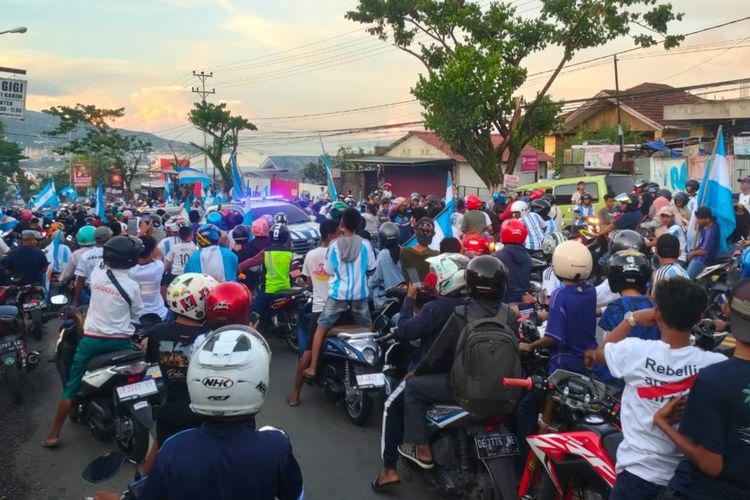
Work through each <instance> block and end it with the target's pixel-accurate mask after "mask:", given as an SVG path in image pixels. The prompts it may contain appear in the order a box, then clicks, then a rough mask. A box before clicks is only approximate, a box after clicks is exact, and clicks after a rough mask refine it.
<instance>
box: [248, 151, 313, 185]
mask: <svg viewBox="0 0 750 500" xmlns="http://www.w3.org/2000/svg"><path fill="white" fill-rule="evenodd" d="M319 158H320V156H308V155H288V156H269V157H267V158H266V159H265V160H263V162H262V163H261V164H260V166H259V167H258V168H254V169H244V171H245V172H247V173H248V174H250V175H253V176H261V177H267V176H271V175H275V174H277V175H278V176H279V177H280V178H286V179H294V180H303V177H304V175H303V171H304V169H305V167H306V166H307V165H308V164H310V163H318V159H319Z"/></svg>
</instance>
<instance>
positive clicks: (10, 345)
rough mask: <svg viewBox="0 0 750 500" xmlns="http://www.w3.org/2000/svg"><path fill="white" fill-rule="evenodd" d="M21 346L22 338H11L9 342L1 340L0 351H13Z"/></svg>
mask: <svg viewBox="0 0 750 500" xmlns="http://www.w3.org/2000/svg"><path fill="white" fill-rule="evenodd" d="M22 348H23V340H11V341H10V342H3V343H2V344H0V353H3V352H8V351H15V350H17V349H22Z"/></svg>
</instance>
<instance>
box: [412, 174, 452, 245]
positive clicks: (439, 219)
mask: <svg viewBox="0 0 750 500" xmlns="http://www.w3.org/2000/svg"><path fill="white" fill-rule="evenodd" d="M447 177H448V178H447V181H446V185H445V208H443V210H442V211H441V212H440V213H439V214H437V216H435V218H434V219H432V220H433V222H434V223H435V236H433V237H432V242H431V243H430V248H431V249H433V250H437V251H439V250H440V242H441V241H443V238H450V237H453V238H458V234H457V233H456V232H455V230H454V229H455V228H454V226H453V224H451V217H452V216H453V213H454V212H455V211H456V203H455V201H454V200H453V182H452V181H451V174H450V173H448V176H447ZM416 245H417V238H416V237H415V236H412V237H411V238H409V240H407V241H406V243H404V245H403V246H405V247H413V246H416Z"/></svg>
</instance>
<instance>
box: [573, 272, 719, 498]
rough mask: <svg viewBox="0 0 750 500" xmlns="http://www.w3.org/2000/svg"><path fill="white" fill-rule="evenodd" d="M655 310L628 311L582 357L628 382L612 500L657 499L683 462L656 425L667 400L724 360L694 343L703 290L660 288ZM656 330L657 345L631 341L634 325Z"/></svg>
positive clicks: (685, 284)
mask: <svg viewBox="0 0 750 500" xmlns="http://www.w3.org/2000/svg"><path fill="white" fill-rule="evenodd" d="M654 301H655V302H656V307H654V308H651V309H643V310H640V311H635V312H627V313H626V314H625V316H624V319H623V321H622V322H621V323H620V324H619V325H618V326H617V327H616V328H615V329H614V330H612V331H611V332H610V334H609V335H608V336H607V338H606V339H604V342H603V344H602V345H601V346H599V348H597V349H595V350H591V351H587V352H586V362H587V366H591V365H592V364H593V363H596V364H600V365H605V366H606V367H607V368H609V370H610V372H611V373H612V375H613V376H614V377H617V378H621V379H623V381H624V382H625V390H624V391H623V395H622V409H621V414H620V420H621V422H622V433H623V441H622V443H621V444H620V446H619V447H618V448H617V460H616V462H615V463H616V467H617V474H618V475H617V481H616V482H615V485H614V488H613V489H612V494H611V495H610V497H609V498H610V499H611V500H626V499H627V500H633V499H635V500H639V499H644V500H645V499H653V498H659V496H660V495H662V494H663V492H664V490H665V487H666V485H667V483H668V482H669V480H670V479H671V478H672V476H673V475H674V471H675V468H676V467H677V465H678V464H679V462H680V458H681V454H680V451H679V449H678V448H677V446H675V444H674V443H673V442H672V441H671V440H670V439H669V438H668V437H667V436H666V435H664V433H663V432H662V431H661V430H659V429H658V428H657V427H656V426H655V425H654V422H653V419H654V415H655V414H656V412H657V411H658V410H659V408H661V407H662V406H664V404H665V403H666V402H667V401H668V400H669V399H671V398H672V397H679V396H680V395H683V394H684V393H685V392H686V391H688V390H689V389H690V387H691V386H692V385H693V381H694V380H695V376H696V375H697V374H698V373H699V371H700V370H701V369H702V368H704V367H707V366H709V365H713V364H715V363H719V362H721V361H723V360H725V359H726V357H725V356H724V355H723V354H719V353H715V352H706V351H703V350H702V349H700V348H698V347H696V346H693V345H691V341H690V329H691V328H692V327H693V326H694V325H695V324H696V323H697V322H698V321H699V320H700V318H701V315H702V313H703V311H704V310H705V308H706V304H707V297H706V292H705V290H704V289H703V287H701V286H700V285H699V284H697V283H694V282H692V281H689V280H686V279H684V278H680V277H674V278H670V279H668V280H663V281H661V282H659V285H658V286H657V287H656V290H655V291H654ZM654 324H655V325H656V326H657V327H658V328H659V331H660V334H661V336H660V339H659V340H643V339H639V338H635V337H629V335H630V332H631V330H632V329H633V328H635V327H637V326H651V325H654Z"/></svg>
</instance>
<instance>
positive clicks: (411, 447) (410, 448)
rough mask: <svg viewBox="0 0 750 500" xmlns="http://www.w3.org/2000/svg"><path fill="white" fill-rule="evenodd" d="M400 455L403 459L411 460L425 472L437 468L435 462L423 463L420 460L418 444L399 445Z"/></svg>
mask: <svg viewBox="0 0 750 500" xmlns="http://www.w3.org/2000/svg"><path fill="white" fill-rule="evenodd" d="M398 453H399V455H401V456H402V457H404V458H406V459H408V460H411V461H412V462H414V463H415V464H417V465H418V466H420V467H421V468H423V469H425V470H430V469H432V468H433V467H435V462H434V461H433V462H423V461H422V460H420V459H419V456H417V445H416V444H406V443H404V444H400V445H398Z"/></svg>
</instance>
